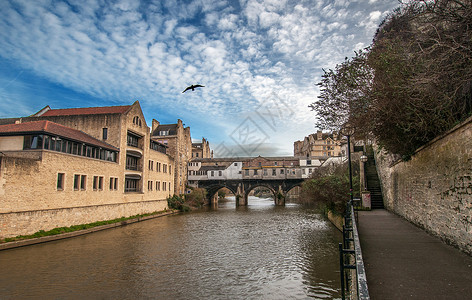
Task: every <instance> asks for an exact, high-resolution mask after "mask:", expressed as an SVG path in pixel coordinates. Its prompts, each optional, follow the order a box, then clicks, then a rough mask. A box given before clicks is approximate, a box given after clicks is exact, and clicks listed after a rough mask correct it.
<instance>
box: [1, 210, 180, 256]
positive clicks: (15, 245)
mask: <svg viewBox="0 0 472 300" xmlns="http://www.w3.org/2000/svg"><path fill="white" fill-rule="evenodd" d="M175 213H178V211H177V210H167V211H162V212H159V213H156V214H152V215H148V216H140V217H136V218H130V219H125V220H121V221H117V222H115V223H110V224H105V225H99V226H95V227H91V228H87V229H82V230H76V231H71V232H65V233H58V234H54V235H49V236H42V237H38V238H29V239H20V240H16V241H11V242H4V243H0V251H1V250H7V249H12V248H18V247H24V246H29V245H35V244H40V243H46V242H52V241H57V240H61V239H68V238H71V237H76V236H80V235H84V234H89V233H93V232H97V231H101V230H105V229H110V228H115V227H120V226H124V225H128V224H132V223H137V222H141V221H145V220H149V219H154V218H158V217H163V216H168V215H171V214H175Z"/></svg>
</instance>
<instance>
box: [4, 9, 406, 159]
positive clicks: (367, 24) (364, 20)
mask: <svg viewBox="0 0 472 300" xmlns="http://www.w3.org/2000/svg"><path fill="white" fill-rule="evenodd" d="M398 6H399V3H398V1H397V0H358V1H355V0H351V1H349V0H299V1H294V0H240V1H232V0H212V1H211V0H185V1H181V0H172V1H171V0H169V1H166V0H155V1H137V0H119V1H105V0H68V1H48V0H20V1H10V0H2V1H0V118H10V117H21V116H29V115H31V114H33V113H35V112H37V111H39V110H40V109H42V108H43V107H45V106H46V105H49V106H50V107H51V108H53V109H59V108H72V107H94V106H113V105H131V104H133V103H134V102H135V101H136V100H138V101H139V103H140V105H141V108H142V110H143V113H144V116H145V118H146V123H147V125H148V126H151V121H152V119H156V120H158V121H159V122H160V123H161V124H173V123H177V120H178V119H181V120H182V121H183V123H184V124H185V126H186V127H187V126H189V127H190V131H191V135H192V139H193V140H195V141H197V140H200V139H201V138H202V137H205V138H206V139H207V140H209V142H210V146H211V148H212V149H213V150H214V152H215V156H218V157H228V156H257V155H261V156H289V155H293V143H294V142H295V141H297V140H303V138H304V137H305V136H308V135H309V134H311V133H315V132H316V131H317V130H318V129H317V128H316V127H315V123H316V112H313V111H311V110H310V109H309V108H308V105H309V104H310V103H312V102H314V101H316V100H317V96H318V95H319V89H318V87H317V85H316V84H317V83H318V82H319V81H320V80H321V76H322V75H323V69H330V68H331V69H332V68H334V67H335V66H336V64H339V63H341V62H342V61H343V60H344V59H345V57H352V56H354V51H358V50H360V49H363V48H365V47H367V46H369V45H370V44H371V41H372V38H373V35H374V34H375V31H376V29H377V27H378V25H379V24H380V22H381V21H382V20H383V19H384V18H385V17H386V16H387V14H388V13H389V12H391V11H392V10H393V9H394V8H396V7H398ZM191 84H201V85H204V87H202V88H197V89H195V91H187V92H185V93H182V91H183V90H184V89H185V88H186V87H187V86H189V85H191Z"/></svg>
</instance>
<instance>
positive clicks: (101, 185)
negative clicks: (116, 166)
mask: <svg viewBox="0 0 472 300" xmlns="http://www.w3.org/2000/svg"><path fill="white" fill-rule="evenodd" d="M98 190H99V191H103V176H100V177H98Z"/></svg>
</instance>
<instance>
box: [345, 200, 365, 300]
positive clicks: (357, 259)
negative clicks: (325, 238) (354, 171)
mask: <svg viewBox="0 0 472 300" xmlns="http://www.w3.org/2000/svg"><path fill="white" fill-rule="evenodd" d="M351 246H352V248H351ZM339 264H340V271H341V272H340V273H341V292H342V299H343V300H344V299H346V298H345V294H346V292H348V294H349V296H350V299H361V300H369V299H370V296H369V289H368V286H367V278H366V275H365V268H364V261H363V259H362V250H361V244H360V241H359V234H358V232H357V224H356V219H355V213H354V207H353V205H352V202H351V201H349V202H348V203H347V205H346V213H345V216H344V226H343V243H339ZM354 270H355V271H354ZM353 277H355V278H353ZM353 280H354V281H353Z"/></svg>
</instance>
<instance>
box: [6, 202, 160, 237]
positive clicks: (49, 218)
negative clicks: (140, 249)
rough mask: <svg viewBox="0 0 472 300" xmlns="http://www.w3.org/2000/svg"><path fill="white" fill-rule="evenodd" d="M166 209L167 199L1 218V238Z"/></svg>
mask: <svg viewBox="0 0 472 300" xmlns="http://www.w3.org/2000/svg"><path fill="white" fill-rule="evenodd" d="M166 208H167V200H165V199H164V200H155V201H141V202H133V203H115V204H107V205H93V206H84V207H70V208H59V209H49V210H35V211H24V212H12V213H6V214H0V220H1V222H0V233H1V234H0V236H1V237H14V236H17V235H28V234H32V233H35V232H37V231H39V230H44V231H48V230H51V229H54V228H58V227H69V226H71V225H80V224H88V223H93V222H97V221H105V220H113V219H117V218H121V217H130V216H135V215H138V214H145V213H149V212H155V211H163V210H165V209H166Z"/></svg>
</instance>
